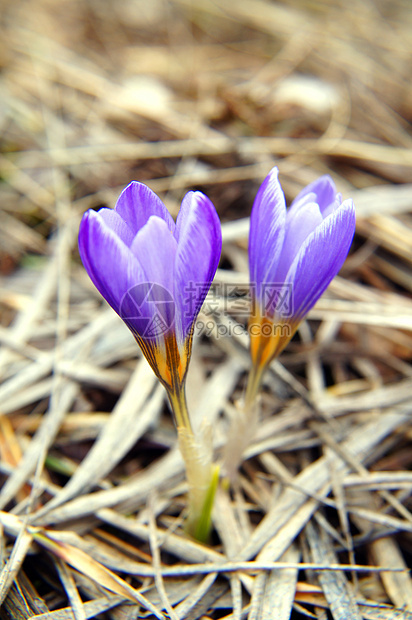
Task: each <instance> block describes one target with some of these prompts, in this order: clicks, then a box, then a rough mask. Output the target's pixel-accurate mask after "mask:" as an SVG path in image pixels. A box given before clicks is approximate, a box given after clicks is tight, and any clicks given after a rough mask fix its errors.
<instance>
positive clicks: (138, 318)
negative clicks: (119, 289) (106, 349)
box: [119, 282, 175, 338]
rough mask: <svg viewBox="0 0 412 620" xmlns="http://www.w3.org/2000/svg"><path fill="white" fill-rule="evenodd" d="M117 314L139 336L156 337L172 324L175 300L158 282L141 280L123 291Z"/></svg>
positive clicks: (166, 330) (164, 332) (167, 329)
mask: <svg viewBox="0 0 412 620" xmlns="http://www.w3.org/2000/svg"><path fill="white" fill-rule="evenodd" d="M119 314H120V316H121V318H122V319H123V320H124V321H125V322H126V323H128V324H129V325H130V326H131V327H132V328H133V329H134V330H135V331H136V332H137V333H138V334H139V335H140V336H143V337H144V338H156V337H158V336H162V335H163V334H166V333H167V332H168V331H169V330H170V328H171V327H172V326H173V323H174V318H175V302H174V299H173V296H172V295H171V293H170V292H169V291H168V290H167V289H165V288H164V287H163V286H160V284H154V283H152V282H143V283H142V284H136V286H133V287H132V288H131V289H129V290H128V291H127V293H125V295H124V296H123V298H122V301H121V303H120V309H119Z"/></svg>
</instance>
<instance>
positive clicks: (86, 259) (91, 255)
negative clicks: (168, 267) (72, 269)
mask: <svg viewBox="0 0 412 620" xmlns="http://www.w3.org/2000/svg"><path fill="white" fill-rule="evenodd" d="M79 252H80V257H81V259H82V261H83V265H84V266H85V268H86V271H87V273H88V274H89V276H90V279H91V280H92V282H93V284H94V285H95V287H96V288H97V290H98V291H99V292H100V293H101V295H103V297H104V298H105V299H106V301H107V302H108V303H109V304H110V305H111V306H112V308H113V309H114V310H115V311H116V312H117V313H119V308H120V304H121V300H122V298H123V296H124V294H125V293H126V291H127V290H128V288H129V287H130V286H131V283H133V282H136V281H139V279H141V278H142V275H143V272H142V269H141V267H140V265H139V263H138V262H137V261H136V259H135V258H134V256H133V254H132V253H131V251H130V249H129V248H128V247H127V246H126V245H125V243H124V242H123V241H122V240H121V238H120V237H119V236H118V235H116V233H115V232H114V231H113V230H112V229H111V228H109V227H108V225H107V223H106V222H105V219H104V218H103V217H102V216H101V215H100V212H96V211H92V210H89V211H87V212H86V213H85V214H84V215H83V218H82V221H81V223H80V231H79Z"/></svg>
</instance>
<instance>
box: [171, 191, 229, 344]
mask: <svg viewBox="0 0 412 620" xmlns="http://www.w3.org/2000/svg"><path fill="white" fill-rule="evenodd" d="M175 236H176V238H177V239H178V248H177V254H176V263H175V289H174V290H175V299H176V305H177V307H178V308H179V317H180V326H177V329H178V337H179V338H180V339H185V338H186V337H187V335H188V334H189V332H190V329H191V327H192V324H193V322H194V320H195V319H196V316H197V314H198V312H199V310H200V307H201V305H202V303H203V301H204V299H205V297H206V294H207V292H208V290H209V288H210V284H211V282H212V280H213V277H214V275H215V273H216V269H217V266H218V264H219V259H220V253H221V251H222V233H221V229H220V222H219V217H218V215H217V213H216V210H215V208H214V206H213V204H212V202H211V201H210V200H209V199H208V198H207V197H206V196H205V195H204V194H202V193H201V192H189V193H188V194H186V196H185V197H184V199H183V201H182V206H181V208H180V211H179V215H178V217H177V222H176V233H175Z"/></svg>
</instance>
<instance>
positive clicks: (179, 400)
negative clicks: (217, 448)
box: [168, 384, 219, 542]
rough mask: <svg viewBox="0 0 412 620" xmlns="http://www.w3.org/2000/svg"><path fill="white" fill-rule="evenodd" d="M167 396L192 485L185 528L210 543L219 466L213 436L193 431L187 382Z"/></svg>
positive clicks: (189, 481) (190, 486) (169, 391)
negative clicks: (215, 456) (215, 462)
mask: <svg viewBox="0 0 412 620" xmlns="http://www.w3.org/2000/svg"><path fill="white" fill-rule="evenodd" d="M168 396H169V400H170V404H171V406H172V409H173V414H174V417H175V421H176V427H177V433H178V438H179V447H180V452H181V454H182V457H183V460H184V463H185V467H186V478H187V482H188V487H189V492H188V500H189V501H188V504H189V505H188V518H187V522H186V531H187V532H188V533H189V534H190V536H192V537H193V538H196V539H197V540H199V541H201V542H207V540H208V539H209V534H210V528H211V524H212V520H211V515H212V509H213V502H214V497H215V493H216V489H217V485H218V482H219V467H218V466H217V465H215V464H213V461H212V458H213V449H212V442H211V437H210V438H207V437H205V436H204V433H203V434H202V435H200V434H199V435H196V434H195V433H194V431H193V428H192V425H191V423H190V418H189V413H188V410H187V404H186V396H185V388H184V384H183V385H181V386H179V388H178V389H176V390H175V391H172V390H168ZM208 439H209V441H208Z"/></svg>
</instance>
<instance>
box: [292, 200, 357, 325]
mask: <svg viewBox="0 0 412 620" xmlns="http://www.w3.org/2000/svg"><path fill="white" fill-rule="evenodd" d="M354 233H355V209H354V206H353V202H352V200H350V199H349V200H345V201H344V202H343V203H342V205H341V206H340V207H339V209H337V210H336V211H334V212H333V213H332V214H331V215H329V216H328V217H327V218H325V219H324V220H323V221H322V223H321V224H320V225H319V226H318V227H317V228H316V229H315V230H314V231H313V232H312V233H311V234H310V235H309V237H307V239H306V240H305V242H304V243H303V245H302V247H301V248H300V250H299V252H298V254H297V255H296V257H295V259H294V261H293V263H292V265H291V267H290V269H289V271H288V274H287V276H286V283H288V284H290V285H291V287H292V291H293V320H294V321H295V322H296V321H300V320H301V319H302V318H303V317H304V315H305V314H306V313H307V312H308V311H309V310H310V308H312V306H314V305H315V303H316V302H317V300H318V299H319V297H320V296H321V295H322V293H323V292H324V291H325V289H326V288H327V287H328V285H329V283H330V282H331V281H332V280H333V278H334V277H335V276H336V274H337V273H338V271H339V269H340V268H341V267H342V265H343V263H344V262H345V258H346V256H347V253H348V252H349V248H350V246H351V243H352V239H353V235H354Z"/></svg>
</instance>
